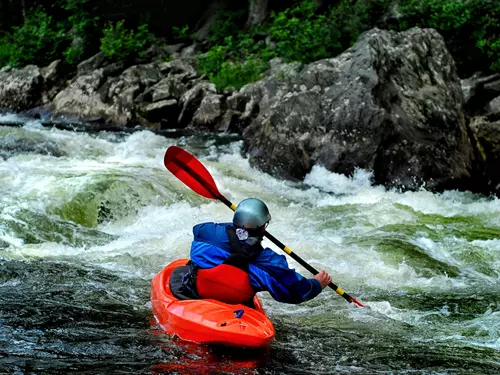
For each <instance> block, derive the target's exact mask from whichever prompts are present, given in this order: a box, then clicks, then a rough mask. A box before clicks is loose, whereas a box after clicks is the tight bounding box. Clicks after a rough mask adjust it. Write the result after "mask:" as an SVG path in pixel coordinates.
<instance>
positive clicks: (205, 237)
mask: <svg viewBox="0 0 500 375" xmlns="http://www.w3.org/2000/svg"><path fill="white" fill-rule="evenodd" d="M228 225H232V223H224V224H216V223H202V224H198V225H196V226H195V227H194V228H193V234H194V241H193V243H192V245H191V261H192V262H193V263H194V264H196V265H197V266H198V267H201V268H213V267H215V266H218V265H219V264H221V263H223V262H224V260H226V258H228V257H229V255H230V251H231V244H230V242H229V238H228V237H227V233H226V226H228ZM248 268H249V277H250V285H251V286H252V288H253V289H254V290H255V292H261V291H266V290H267V291H268V292H269V293H270V294H271V296H273V298H274V299H275V300H277V301H279V302H285V303H294V304H295V303H301V302H304V301H307V300H310V299H312V298H314V297H316V296H317V295H318V294H319V293H320V292H321V290H322V289H321V284H320V283H319V281H318V280H316V279H306V278H305V277H303V276H302V275H300V274H299V273H297V272H295V270H293V269H290V268H289V267H288V263H287V261H286V258H285V256H284V255H279V254H277V253H275V252H274V251H273V250H271V249H269V248H265V249H264V251H262V253H260V254H259V256H258V257H257V258H255V259H253V260H252V262H251V263H250V264H249V267H248Z"/></svg>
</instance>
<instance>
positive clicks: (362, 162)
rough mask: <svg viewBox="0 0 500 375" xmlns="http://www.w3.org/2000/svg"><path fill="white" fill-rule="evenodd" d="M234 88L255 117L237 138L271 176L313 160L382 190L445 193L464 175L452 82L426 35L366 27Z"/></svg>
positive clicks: (464, 148)
mask: <svg viewBox="0 0 500 375" xmlns="http://www.w3.org/2000/svg"><path fill="white" fill-rule="evenodd" d="M243 91H246V92H249V93H250V94H249V95H247V96H249V97H250V100H247V101H246V103H245V112H248V111H252V109H251V108H249V106H250V107H251V106H253V107H254V108H255V107H256V108H257V111H258V116H256V117H255V118H254V119H253V120H252V122H251V125H250V126H248V127H247V128H246V129H245V131H244V133H243V136H244V144H245V151H246V152H248V154H249V157H250V163H251V164H252V165H253V166H256V167H257V168H259V169H261V170H263V171H266V172H268V173H271V174H273V175H276V176H279V177H283V178H291V179H302V178H303V177H304V176H305V174H307V173H308V172H309V171H310V170H311V168H312V166H313V165H314V164H321V165H323V166H325V167H326V168H327V169H329V170H331V171H333V172H337V173H343V174H346V175H350V174H352V173H353V172H354V170H355V169H356V168H364V169H368V170H373V171H374V179H375V182H376V183H379V184H384V185H386V186H389V187H392V186H396V187H403V188H409V189H415V188H418V187H419V186H421V185H422V184H423V183H424V182H425V184H426V186H427V187H428V188H431V189H442V188H453V187H460V186H462V184H463V183H464V182H465V181H467V180H469V179H470V170H471V164H472V159H473V152H472V147H471V145H470V142H469V140H468V137H467V131H466V124H465V120H464V114H463V112H462V105H463V94H462V91H461V86H460V81H459V79H458V77H457V73H456V69H455V63H454V61H453V59H452V57H451V55H450V54H449V52H448V51H447V49H446V47H445V43H444V41H443V38H442V37H441V36H440V35H439V34H438V33H437V32H436V31H435V30H432V29H418V28H414V29H411V30H408V31H406V32H402V33H396V32H390V31H383V30H378V29H373V30H371V31H368V32H366V33H364V34H363V35H362V36H361V37H360V39H359V40H358V42H357V43H356V44H355V45H354V46H353V47H352V48H350V49H348V50H347V51H346V52H344V53H343V54H342V55H340V56H338V57H336V58H331V59H324V60H320V61H317V62H315V63H312V64H310V65H308V66H306V67H305V68H304V69H302V70H299V71H297V70H291V71H290V72H289V73H283V72H280V73H277V74H272V75H271V76H269V77H267V78H265V79H263V80H262V81H259V82H257V83H255V84H253V85H250V86H247V87H246V88H244V90H243ZM252 101H253V102H254V103H253V104H251V103H252ZM233 102H236V100H234V98H232V100H228V106H229V107H232V106H234V104H233ZM239 106H240V109H241V107H242V104H239Z"/></svg>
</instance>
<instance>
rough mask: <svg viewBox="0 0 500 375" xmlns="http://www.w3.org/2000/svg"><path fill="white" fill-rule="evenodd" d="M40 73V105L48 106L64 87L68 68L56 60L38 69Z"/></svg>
mask: <svg viewBox="0 0 500 375" xmlns="http://www.w3.org/2000/svg"><path fill="white" fill-rule="evenodd" d="M40 73H41V74H42V77H43V90H42V93H41V94H42V104H48V103H50V102H52V100H53V99H54V97H55V96H56V95H57V93H58V92H59V91H61V90H63V89H64V88H65V87H66V74H67V73H68V68H67V67H65V65H64V63H63V62H62V61H61V60H56V61H54V62H52V63H51V64H49V65H48V66H46V67H44V68H42V69H40Z"/></svg>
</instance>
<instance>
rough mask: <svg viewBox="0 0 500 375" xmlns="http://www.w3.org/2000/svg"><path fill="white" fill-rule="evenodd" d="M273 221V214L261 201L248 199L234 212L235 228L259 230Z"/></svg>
mask: <svg viewBox="0 0 500 375" xmlns="http://www.w3.org/2000/svg"><path fill="white" fill-rule="evenodd" d="M270 220H271V214H270V213H269V209H268V208H267V206H266V204H265V203H264V202H262V201H261V200H260V199H256V198H247V199H244V200H242V201H241V202H240V204H239V205H238V207H236V210H235V211H234V216H233V224H234V226H235V227H239V228H245V229H257V228H260V227H262V226H263V225H265V224H267V223H268V222H269V221H270Z"/></svg>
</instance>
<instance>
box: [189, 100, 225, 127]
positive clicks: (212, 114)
mask: <svg viewBox="0 0 500 375" xmlns="http://www.w3.org/2000/svg"><path fill="white" fill-rule="evenodd" d="M224 110H225V101H224V96H223V95H218V94H213V93H210V92H209V93H207V94H206V95H205V97H204V98H203V100H202V101H201V103H200V106H199V107H198V109H197V110H196V112H195V114H194V116H193V125H194V126H198V127H206V128H209V129H214V128H215V127H216V126H217V125H218V124H219V122H220V120H221V119H222V116H223V114H224Z"/></svg>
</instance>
